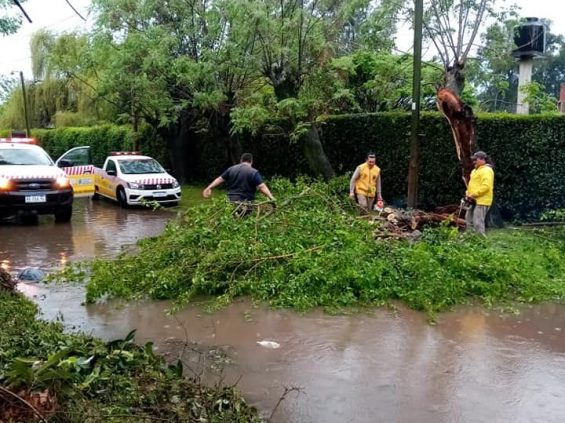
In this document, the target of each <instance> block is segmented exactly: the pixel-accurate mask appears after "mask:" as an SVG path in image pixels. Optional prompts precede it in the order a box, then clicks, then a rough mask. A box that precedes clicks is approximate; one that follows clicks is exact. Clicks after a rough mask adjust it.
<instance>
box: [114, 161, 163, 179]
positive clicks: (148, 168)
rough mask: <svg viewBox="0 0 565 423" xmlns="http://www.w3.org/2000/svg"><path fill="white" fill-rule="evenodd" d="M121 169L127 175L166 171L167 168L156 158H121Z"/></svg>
mask: <svg viewBox="0 0 565 423" xmlns="http://www.w3.org/2000/svg"><path fill="white" fill-rule="evenodd" d="M118 163H119V164H120V170H121V172H122V173H123V174H126V175H139V174H143V173H165V170H164V169H163V168H162V167H161V165H160V164H159V163H158V162H157V161H156V160H154V159H136V160H120V161H119V162H118Z"/></svg>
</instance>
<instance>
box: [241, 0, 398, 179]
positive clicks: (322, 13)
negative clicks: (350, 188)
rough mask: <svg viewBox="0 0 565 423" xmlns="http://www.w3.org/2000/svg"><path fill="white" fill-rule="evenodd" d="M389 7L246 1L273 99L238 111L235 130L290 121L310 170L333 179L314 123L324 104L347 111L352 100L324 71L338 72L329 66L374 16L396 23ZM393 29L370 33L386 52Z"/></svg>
mask: <svg viewBox="0 0 565 423" xmlns="http://www.w3.org/2000/svg"><path fill="white" fill-rule="evenodd" d="M398 4H401V3H400V2H396V5H398ZM390 5H391V3H390V2H389V1H384V2H379V3H376V4H375V3H372V2H368V1H354V2H340V1H326V2H324V1H318V0H283V1H275V0H261V1H259V0H255V1H251V2H249V3H248V7H250V9H249V14H250V16H251V17H252V22H253V23H254V25H255V28H256V34H257V40H258V45H257V49H258V54H259V57H260V72H261V74H262V76H263V77H264V78H265V79H266V81H268V83H269V85H270V86H271V88H272V95H270V94H269V93H265V95H264V96H262V97H256V98H255V100H256V101H250V102H247V104H244V105H242V106H240V107H238V109H237V110H236V113H235V115H234V130H235V132H243V131H245V130H247V129H250V128H251V129H254V130H257V129H258V128H260V127H261V125H262V124H264V123H265V121H266V120H268V119H270V118H271V119H272V118H275V119H276V118H281V119H284V120H285V121H287V122H290V126H291V127H290V133H291V134H290V135H291V139H292V140H294V141H296V142H299V143H300V144H301V146H302V149H303V152H304V155H305V157H306V159H307V160H308V163H309V165H310V168H311V170H312V172H313V173H314V174H315V175H320V176H323V177H324V178H326V179H327V178H330V177H332V176H333V175H334V170H333V168H332V166H331V164H330V163H329V160H328V159H327V157H326V154H325V152H324V148H323V146H322V143H321V140H320V135H319V132H318V128H317V125H316V119H317V117H318V116H320V113H323V109H324V107H323V106H322V107H320V106H321V104H322V102H323V101H325V100H329V103H326V104H335V102H336V101H339V102H342V103H343V104H344V105H345V107H346V108H347V107H350V106H352V105H353V104H352V100H353V99H352V96H351V92H350V91H348V90H347V89H346V88H345V87H344V85H343V80H342V78H339V77H338V78H334V79H330V78H324V74H323V72H324V71H330V74H333V75H335V74H336V72H335V71H336V69H331V66H330V63H331V62H332V61H333V59H334V58H336V56H338V55H339V53H340V52H344V51H350V50H352V49H354V48H355V44H356V43H357V40H358V39H359V38H361V39H363V37H360V36H359V35H358V34H360V33H362V32H363V31H364V28H365V29H366V30H367V31H369V32H370V30H369V29H368V28H376V25H375V22H376V20H377V17H379V16H380V17H384V16H386V17H387V19H388V21H387V22H389V23H392V22H395V18H394V17H395V16H396V14H397V13H398V10H400V7H399V6H397V7H395V8H391V7H390ZM384 9H386V12H385V10H384ZM367 16H370V18H369V21H370V22H371V24H370V25H367V26H365V25H363V24H362V23H361V22H360V17H367ZM383 19H384V18H383ZM382 28H384V25H383V26H382ZM392 28H394V26H393V25H391V27H390V28H388V30H382V31H380V32H379V31H373V34H374V35H375V36H377V35H380V36H381V38H380V40H381V41H382V42H383V43H382V45H383V46H388V48H390V47H391V46H392V40H391V37H392V34H393V29H392ZM366 41H367V38H366V37H365V42H366ZM332 71H333V72H332ZM321 72H322V73H321ZM321 81H323V83H322V84H320V82H321ZM328 87H334V88H335V90H334V92H333V94H331V95H329V94H330V92H329V91H331V90H328ZM328 95H329V96H328ZM328 97H329V98H328Z"/></svg>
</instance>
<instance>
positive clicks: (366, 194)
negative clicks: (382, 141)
mask: <svg viewBox="0 0 565 423" xmlns="http://www.w3.org/2000/svg"><path fill="white" fill-rule="evenodd" d="M355 196H357V203H358V204H359V208H360V209H361V212H363V213H367V212H369V211H370V210H372V209H373V204H374V203H375V196H376V197H377V201H382V199H383V197H382V196H381V169H380V168H379V167H378V166H377V165H376V164H375V153H369V154H367V161H366V162H365V163H362V164H360V165H359V166H357V168H356V169H355V172H353V176H352V177H351V181H350V182H349V197H351V198H355Z"/></svg>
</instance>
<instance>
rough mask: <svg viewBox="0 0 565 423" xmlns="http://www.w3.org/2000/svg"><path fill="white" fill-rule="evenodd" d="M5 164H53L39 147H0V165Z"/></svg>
mask: <svg viewBox="0 0 565 423" xmlns="http://www.w3.org/2000/svg"><path fill="white" fill-rule="evenodd" d="M5 165H18V166H22V165H24V166H25V165H45V166H51V165H53V161H52V160H51V159H50V158H49V156H48V155H47V153H45V152H44V151H43V150H41V149H37V150H36V149H30V148H21V149H19V148H8V149H0V166H5Z"/></svg>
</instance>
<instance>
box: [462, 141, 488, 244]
mask: <svg viewBox="0 0 565 423" xmlns="http://www.w3.org/2000/svg"><path fill="white" fill-rule="evenodd" d="M471 158H472V159H473V163H474V165H475V169H473V171H472V172H471V178H470V179H469V185H468V186H467V191H466V192H465V200H466V201H467V203H468V204H469V208H468V210H467V213H466V215H465V222H466V223H467V228H472V229H474V230H475V231H476V232H478V233H480V234H481V235H485V220H486V217H487V213H488V211H489V209H490V206H491V205H492V198H493V189H494V170H493V169H492V166H491V165H490V164H489V162H490V160H489V158H488V155H487V154H486V153H485V152H484V151H477V152H476V153H475V154H473V156H472V157H471Z"/></svg>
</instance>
